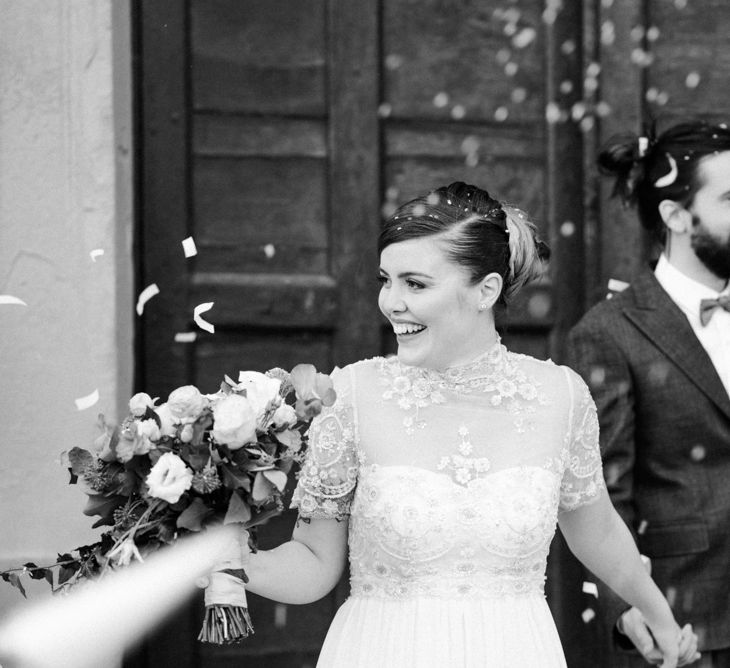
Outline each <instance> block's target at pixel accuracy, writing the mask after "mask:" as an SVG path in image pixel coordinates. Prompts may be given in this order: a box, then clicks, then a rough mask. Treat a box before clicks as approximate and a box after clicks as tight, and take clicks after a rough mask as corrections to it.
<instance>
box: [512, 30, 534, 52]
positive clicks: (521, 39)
mask: <svg viewBox="0 0 730 668" xmlns="http://www.w3.org/2000/svg"><path fill="white" fill-rule="evenodd" d="M536 37H537V30H535V29H534V28H523V29H522V30H520V31H519V32H518V33H517V34H516V35H515V36H514V37H513V38H512V45H513V46H514V47H515V48H516V49H524V48H525V47H526V46H529V45H530V44H532V42H534V41H535V38H536Z"/></svg>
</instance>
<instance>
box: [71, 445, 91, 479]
mask: <svg viewBox="0 0 730 668" xmlns="http://www.w3.org/2000/svg"><path fill="white" fill-rule="evenodd" d="M68 461H69V464H71V466H70V469H71V472H72V473H73V474H74V475H76V476H80V475H82V474H83V473H84V471H85V470H86V469H87V468H89V467H91V466H94V465H95V464H96V458H95V457H94V455H92V454H91V453H90V452H89V451H88V450H84V449H83V448H71V450H69V453H68Z"/></svg>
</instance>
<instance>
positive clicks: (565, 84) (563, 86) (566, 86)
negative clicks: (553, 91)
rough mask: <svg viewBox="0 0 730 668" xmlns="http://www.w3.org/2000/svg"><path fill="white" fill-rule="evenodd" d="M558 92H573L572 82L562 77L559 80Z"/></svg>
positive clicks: (564, 93)
mask: <svg viewBox="0 0 730 668" xmlns="http://www.w3.org/2000/svg"><path fill="white" fill-rule="evenodd" d="M560 92H561V93H563V95H567V94H568V93H572V92H573V82H572V81H571V80H570V79H563V80H562V81H561V82H560Z"/></svg>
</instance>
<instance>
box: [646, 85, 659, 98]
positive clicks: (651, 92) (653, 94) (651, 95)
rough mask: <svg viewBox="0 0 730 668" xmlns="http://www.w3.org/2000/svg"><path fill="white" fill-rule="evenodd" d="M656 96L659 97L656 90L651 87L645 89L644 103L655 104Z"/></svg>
mask: <svg viewBox="0 0 730 668" xmlns="http://www.w3.org/2000/svg"><path fill="white" fill-rule="evenodd" d="M658 95H659V89H658V88H654V87H653V86H652V87H651V88H647V89H646V101H647V102H656V99H657V97H658Z"/></svg>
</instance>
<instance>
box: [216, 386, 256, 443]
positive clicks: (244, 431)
mask: <svg viewBox="0 0 730 668" xmlns="http://www.w3.org/2000/svg"><path fill="white" fill-rule="evenodd" d="M257 422H258V416H257V414H256V411H254V409H253V406H252V405H251V402H250V401H249V400H248V399H247V398H246V397H244V396H241V395H240V394H229V395H228V396H226V397H224V398H223V399H221V400H220V401H218V402H217V403H216V404H215V405H214V406H213V438H214V439H215V440H216V441H218V443H225V444H226V445H227V446H228V447H229V448H230V449H231V450H236V449H238V448H240V447H241V446H242V445H244V444H245V443H250V442H252V441H255V440H256V423H257Z"/></svg>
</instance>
